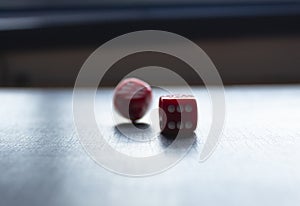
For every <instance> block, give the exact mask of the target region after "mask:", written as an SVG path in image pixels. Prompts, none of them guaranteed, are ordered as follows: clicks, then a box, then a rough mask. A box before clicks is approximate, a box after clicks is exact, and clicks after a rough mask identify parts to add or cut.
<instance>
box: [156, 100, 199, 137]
mask: <svg viewBox="0 0 300 206" xmlns="http://www.w3.org/2000/svg"><path fill="white" fill-rule="evenodd" d="M197 114H198V111H197V102H196V99H195V98H194V96H192V95H167V96H162V97H160V99H159V120H160V128H161V131H162V133H164V134H173V135H174V134H178V132H179V131H181V132H184V133H192V132H193V131H194V130H195V129H196V127H197V119H198V115H197Z"/></svg>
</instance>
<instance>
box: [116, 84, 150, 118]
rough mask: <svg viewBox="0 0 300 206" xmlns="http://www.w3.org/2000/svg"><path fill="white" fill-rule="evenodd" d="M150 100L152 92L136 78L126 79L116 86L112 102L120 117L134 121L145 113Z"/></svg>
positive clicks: (147, 85)
mask: <svg viewBox="0 0 300 206" xmlns="http://www.w3.org/2000/svg"><path fill="white" fill-rule="evenodd" d="M151 100H152V90H151V87H150V86H149V84H147V83H146V82H144V81H142V80H139V79H136V78H128V79H125V80H123V81H121V82H120V83H119V84H118V85H117V87H116V89H115V93H114V100H113V102H114V107H115V109H116V110H117V111H118V113H119V114H120V115H121V116H123V117H125V118H128V119H130V120H131V121H136V120H138V119H140V118H142V117H143V116H144V114H145V113H146V112H147V110H148V108H149V106H150V103H151Z"/></svg>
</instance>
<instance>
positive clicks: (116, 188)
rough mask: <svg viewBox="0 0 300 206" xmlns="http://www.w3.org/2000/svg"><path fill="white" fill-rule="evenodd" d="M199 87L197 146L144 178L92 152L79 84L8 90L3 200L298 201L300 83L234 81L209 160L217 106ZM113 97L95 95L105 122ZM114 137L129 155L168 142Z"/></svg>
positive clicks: (1, 131) (0, 154) (1, 117)
mask: <svg viewBox="0 0 300 206" xmlns="http://www.w3.org/2000/svg"><path fill="white" fill-rule="evenodd" d="M194 89H195V91H196V94H197V98H198V104H199V117H200V120H199V128H198V129H197V130H196V136H197V140H196V142H195V144H194V145H193V147H192V149H191V150H190V151H189V153H188V154H187V155H186V156H185V158H184V159H182V160H181V161H180V162H179V163H178V164H177V165H175V166H174V167H172V168H170V169H169V170H167V171H165V172H162V173H160V174H157V175H154V176H148V177H140V178H134V177H127V176H122V175H117V174H114V173H111V172H109V171H107V170H106V169H104V168H102V167H101V166H99V165H98V164H96V163H95V162H94V161H93V160H92V159H91V158H90V157H89V156H88V155H87V154H86V153H85V151H84V150H83V148H82V147H81V144H80V142H79V139H78V137H77V133H76V131H75V127H74V123H73V116H72V90H68V89H52V90H50V89H1V90H0V100H1V101H0V102H1V106H0V205H1V206H10V205H28V206H29V205H30V206H33V205H49V206H50V205H51V206H53V205H64V206H68V205H70V206H77V205H78V206H81V205H87V206H89V205H130V206H132V205H139V206H140V205H143V206H145V205H149V206H150V205H151V206H153V205H164V206H167V205H172V206H176V205H197V206H198V205H223V206H224V205H228V206H233V205H264V206H265V205H272V206H275V205H299V204H300V85H299V86H298V85H294V86H237V87H227V88H226V125H225V128H224V131H223V134H222V139H221V141H220V144H219V145H218V147H217V149H216V150H215V152H214V153H213V155H212V156H211V157H210V158H209V159H208V160H207V161H205V162H204V163H199V162H198V159H199V154H200V151H201V149H202V146H203V142H204V141H205V139H204V137H205V134H206V132H207V130H206V127H207V125H209V119H210V118H209V114H210V112H211V111H210V109H209V105H210V103H209V99H208V98H207V94H206V92H205V90H204V89H203V88H202V87H199V88H194ZM111 96H112V90H111V89H107V90H105V91H103V92H102V93H100V94H99V95H97V98H96V107H97V109H96V110H97V111H99V112H97V114H99V116H100V117H99V121H102V120H101V118H104V119H105V118H106V117H105V116H106V115H109V113H107V111H103V110H102V108H104V107H107V106H109V105H110V104H111V101H110V100H109V99H110V98H111ZM101 110H102V112H103V113H102V112H101ZM96 116H97V115H96ZM105 127H106V128H105V130H106V131H107V132H108V133H109V132H110V131H113V128H114V125H113V124H110V123H107V124H105ZM111 137H112V138H110V140H109V141H110V142H111V144H112V145H113V146H114V147H116V148H117V149H118V150H120V151H121V152H124V153H128V154H130V155H143V154H147V155H151V154H152V153H157V152H159V151H161V150H163V149H164V148H165V147H166V145H167V142H164V140H161V139H160V140H159V139H154V140H153V141H152V142H151V143H150V144H149V143H145V142H143V141H137V142H134V141H128V140H124V139H122V137H120V136H119V137H117V135H111Z"/></svg>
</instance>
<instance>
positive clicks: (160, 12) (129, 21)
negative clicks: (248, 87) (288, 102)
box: [0, 0, 300, 87]
mask: <svg viewBox="0 0 300 206" xmlns="http://www.w3.org/2000/svg"><path fill="white" fill-rule="evenodd" d="M145 29H155V30H165V31H170V32H175V33H178V34H180V35H183V36H185V37H187V38H189V39H191V40H193V41H194V42H196V43H197V44H198V45H199V46H200V47H201V48H202V49H204V50H205V52H206V53H207V54H208V55H209V56H210V57H211V59H212V60H213V62H214V63H215V65H216V67H217V69H218V70H219V72H220V75H221V77H222V78H223V81H224V83H225V84H228V85H231V84H269V83H272V84H275V83H282V84H283V83H299V82H300V0H294V1H285V0H163V1H158V0H154V1H153V0H143V1H141V0H140V1H137V0H125V1H124V0H123V1H121V0H105V1H96V0H85V1H83V0H75V1H74V0H72V1H71V0H60V1H58V0H43V1H39V0H2V1H0V86H7V87H15V86H21V87H22V86H26V87H72V86H73V85H74V81H75V79H76V76H77V73H78V71H79V70H80V68H81V66H82V64H83V63H84V61H85V60H86V58H87V57H88V56H89V55H90V54H91V53H92V52H93V51H94V50H95V49H96V48H97V47H99V46H100V45H101V44H103V43H104V42H106V41H108V40H110V39H112V38H114V37H116V36H118V35H121V34H124V33H127V32H132V31H137V30H145ZM120 69H126V66H124V67H123V68H122V67H120ZM112 78H113V77H112ZM112 81H113V80H112V79H110V80H107V81H106V82H104V84H105V85H110V84H111V82H112Z"/></svg>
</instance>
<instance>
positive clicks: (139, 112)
mask: <svg viewBox="0 0 300 206" xmlns="http://www.w3.org/2000/svg"><path fill="white" fill-rule="evenodd" d="M151 100H152V90H151V87H150V86H149V85H148V84H147V83H146V82H144V81H142V80H139V79H136V78H128V79H125V80H123V81H121V82H120V83H119V84H118V85H117V87H116V89H115V93H114V100H113V101H114V107H115V109H116V110H117V111H118V113H119V114H120V115H122V116H123V117H125V118H128V119H130V120H131V121H133V122H135V121H136V120H138V119H140V118H142V117H143V116H144V114H145V113H146V112H147V110H148V109H149V107H150V103H151ZM197 113H198V111H197V103H196V99H195V98H194V97H193V96H191V95H166V96H161V97H160V99H159V120H160V129H161V131H162V133H164V134H178V132H179V131H180V132H184V133H192V132H193V131H194V130H195V129H196V127H197Z"/></svg>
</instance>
